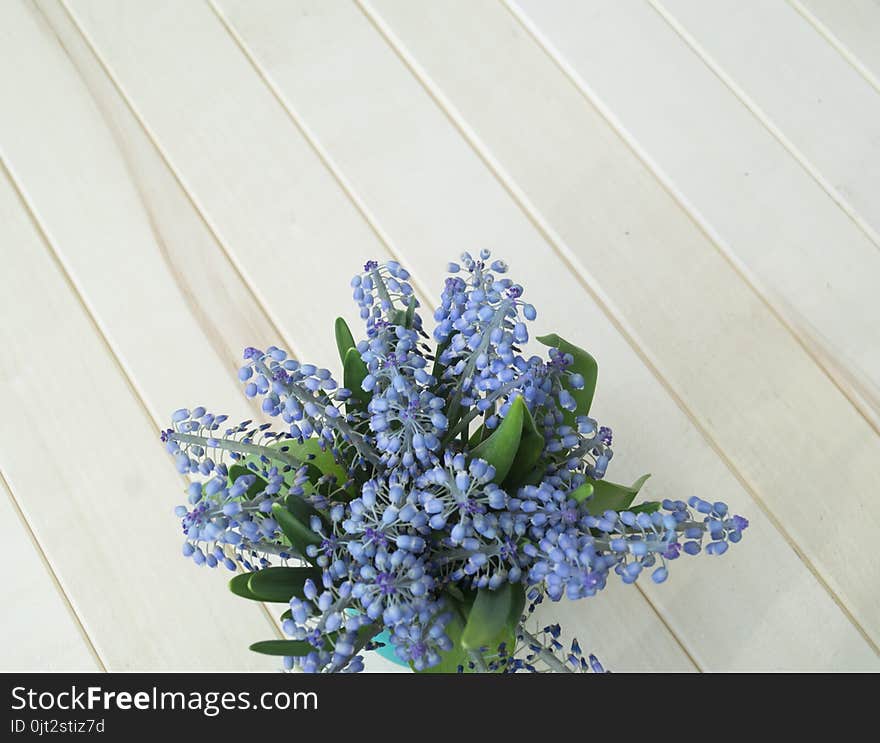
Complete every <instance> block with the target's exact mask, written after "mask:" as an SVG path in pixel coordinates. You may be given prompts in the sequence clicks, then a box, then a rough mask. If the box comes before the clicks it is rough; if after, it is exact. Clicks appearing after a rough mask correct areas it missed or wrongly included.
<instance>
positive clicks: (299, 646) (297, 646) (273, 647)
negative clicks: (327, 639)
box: [251, 640, 315, 656]
mask: <svg viewBox="0 0 880 743" xmlns="http://www.w3.org/2000/svg"><path fill="white" fill-rule="evenodd" d="M314 649H315V648H314V646H313V645H312V644H311V643H308V642H306V641H305V640H263V641H262V642H255V643H254V644H253V645H251V650H253V651H254V652H255V653H262V654H263V655H290V656H301V655H308V654H309V653H311V652H312V651H313V650H314Z"/></svg>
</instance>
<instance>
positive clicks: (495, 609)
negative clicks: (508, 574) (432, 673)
mask: <svg viewBox="0 0 880 743" xmlns="http://www.w3.org/2000/svg"><path fill="white" fill-rule="evenodd" d="M513 610H514V586H513V584H511V583H505V584H503V585H502V586H501V587H499V588H498V589H496V590H494V591H490V590H489V589H488V588H481V589H479V590H478V591H477V596H476V598H475V599H474V603H473V606H471V607H470V611H469V612H468V617H467V623H466V624H465V626H464V632H462V633H461V646H462V647H463V648H464V649H465V650H479V649H480V648H489V649H490V650H494V648H495V647H496V646H497V645H498V642H499V638H500V637H503V636H504V635H505V634H506V633H507V632H508V631H509V629H510V627H509V625H510V616H511V613H512V612H513Z"/></svg>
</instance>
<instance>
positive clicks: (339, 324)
mask: <svg viewBox="0 0 880 743" xmlns="http://www.w3.org/2000/svg"><path fill="white" fill-rule="evenodd" d="M333 330H334V331H335V334H336V348H337V349H339V360H340V361H342V362H343V363H345V355H346V354H347V353H348V352H349V350H350V349H352V348H354V347H355V345H356V344H355V342H354V336H353V335H352V334H351V330H350V329H349V327H348V323H347V322H345V320H344V319H343V318H341V317H337V318H336V324H335V325H334V326H333Z"/></svg>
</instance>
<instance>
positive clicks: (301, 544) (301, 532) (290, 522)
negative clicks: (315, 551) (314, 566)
mask: <svg viewBox="0 0 880 743" xmlns="http://www.w3.org/2000/svg"><path fill="white" fill-rule="evenodd" d="M295 501H300V502H301V503H302V504H303V505H305V506H306V507H308V508H311V506H309V504H308V503H306V502H305V501H303V500H302V498H298V497H297V496H295V495H294V496H288V497H287V503H288V506H289V505H290V504H291V503H292V502H295ZM296 510H299V511H300V512H302V509H299V508H298V507H295V508H294V509H293V510H291V509H290V508H289V507H287V508H286V507H285V506H283V505H281V504H280V503H276V504H275V505H274V506H272V513H273V514H274V515H275V519H276V520H277V521H278V526H280V527H281V531H282V532H284V536H285V537H287V538H288V540H290V544H291V545H292V546H293V548H294V549H295V550H296V551H297V552H298V553H299V554H300V555H302V557H303V558H304V559H306V560H308V561H309V562H311V563H314V561H313V559H312V558H310V557H309V556H308V554H307V552H306V547H308V546H309V545H310V544H315V545H317V544H320V543H321V537H319V536H318V535H317V534H315V532H313V531H312V530H311V529H310V528H309V527H307V526H306V525H305V524H307V523H308V521H309V519H308V518H306V519H305V523H304V522H303V521H302V520H301V519H300V518H299V516H298V515H296V514H295V513H294V512H293V511H296ZM312 510H313V511H314V509H312Z"/></svg>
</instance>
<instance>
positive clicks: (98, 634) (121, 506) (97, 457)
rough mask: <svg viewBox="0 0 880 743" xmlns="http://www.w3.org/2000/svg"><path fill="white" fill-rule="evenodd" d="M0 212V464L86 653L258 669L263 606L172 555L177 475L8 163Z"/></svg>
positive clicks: (164, 664)
mask: <svg viewBox="0 0 880 743" xmlns="http://www.w3.org/2000/svg"><path fill="white" fill-rule="evenodd" d="M8 7H10V5H9V4H4V10H5V9H6V8H8ZM2 28H3V30H4V31H7V29H8V28H9V26H7V25H6V24H3V25H2ZM10 43H11V39H9V38H8V36H7V38H5V39H4V40H3V44H4V48H5V49H10V48H12V47H11V46H9V44H10ZM0 225H2V231H3V240H2V244H3V245H4V246H12V247H11V248H10V247H5V248H4V251H5V255H4V261H3V263H4V270H3V271H2V273H0V313H2V316H3V317H4V318H15V319H16V321H15V322H4V323H2V324H0V342H2V344H3V347H4V349H5V351H4V354H3V358H2V361H0V408H2V410H3V414H4V420H5V422H6V423H5V425H4V426H2V427H0V468H2V470H3V472H4V474H5V477H6V480H7V482H8V484H9V487H10V489H11V490H12V492H13V493H14V494H15V497H16V499H17V501H18V502H19V504H20V505H21V508H22V512H23V513H24V515H25V518H26V519H27V521H28V523H29V524H30V525H31V527H32V528H33V531H34V534H35V535H36V537H37V539H38V540H39V543H40V545H41V546H42V548H43V551H44V552H45V554H46V557H47V559H48V560H49V562H50V564H51V565H52V567H53V570H54V571H55V573H56V574H57V575H58V579H59V581H60V583H61V584H62V585H63V586H64V587H65V590H66V591H67V594H68V596H69V597H70V600H71V603H72V605H73V607H74V609H75V610H76V612H77V614H78V615H79V617H80V618H81V620H82V623H83V626H84V628H85V630H86V632H87V633H88V635H89V636H90V637H91V638H92V642H93V643H94V646H95V649H96V651H97V652H98V655H99V656H100V657H101V658H102V659H103V660H104V663H105V665H106V667H107V668H108V669H109V670H115V671H124V670H133V669H137V670H143V671H147V670H221V669H229V670H231V669H242V668H246V669H255V670H256V669H260V668H262V669H266V663H265V660H262V659H258V658H256V656H254V655H253V654H252V653H250V652H249V651H248V650H247V647H246V644H245V643H242V642H241V638H243V637H253V636H254V635H259V634H262V633H268V632H269V631H270V625H269V623H268V620H267V619H266V617H265V616H264V615H263V614H262V612H261V611H260V610H259V609H257V608H256V607H254V606H252V605H245V603H244V602H242V601H240V600H238V599H237V598H236V597H235V596H232V595H231V594H230V593H228V592H227V591H225V590H224V588H223V584H222V581H223V580H224V579H225V577H226V576H224V575H222V574H221V573H220V572H219V571H214V574H213V575H211V576H210V578H209V577H208V576H204V575H202V576H199V577H200V578H201V580H193V578H194V571H195V570H196V568H195V567H194V566H187V565H185V564H182V563H181V558H180V553H179V549H180V539H179V536H178V534H177V533H176V529H175V528H174V525H173V521H172V519H171V517H170V511H171V509H172V508H173V506H174V505H176V503H177V502H179V501H180V499H181V498H182V497H183V496H182V495H181V493H182V490H183V482H182V481H181V480H180V479H179V477H178V476H177V475H176V474H174V472H173V471H172V469H171V468H169V466H168V457H167V455H166V454H165V453H164V452H163V451H162V448H161V446H160V445H159V444H158V442H157V438H156V430H155V428H154V426H153V425H152V424H151V423H149V422H148V421H147V420H146V418H145V416H144V410H143V408H142V406H141V405H140V403H139V402H138V401H137V399H136V397H135V395H134V394H133V393H132V390H131V388H130V387H129V385H128V383H127V381H126V380H125V378H124V377H123V375H122V374H121V373H120V370H119V368H118V366H117V365H116V363H115V361H114V359H113V358H112V356H111V355H110V354H109V352H108V349H107V347H106V345H105V344H104V343H103V341H102V339H101V337H100V336H99V334H98V333H97V332H96V329H95V327H94V326H93V325H92V324H91V322H90V321H89V319H88V316H87V315H86V314H85V312H84V311H83V308H82V306H81V305H80V304H79V303H78V301H77V299H76V297H75V295H74V293H73V292H72V291H71V288H70V287H69V285H68V284H67V283H66V282H65V279H64V277H63V275H62V273H61V272H60V270H59V267H58V266H57V264H55V263H54V262H53V261H52V259H51V257H50V253H49V251H48V250H47V249H46V245H45V244H44V243H43V241H42V240H41V238H40V235H39V234H38V233H37V231H36V230H35V228H34V226H33V224H32V223H31V222H30V221H29V220H28V218H27V216H26V215H25V212H24V210H23V209H22V203H21V201H20V200H19V199H18V198H17V196H16V194H15V192H14V190H13V187H12V185H11V183H10V181H9V180H8V178H7V177H6V175H3V177H2V178H0ZM7 251H8V252H7ZM22 328H26V331H27V332H22ZM188 567H189V570H187V568H188ZM221 618H222V621H220V619H221ZM48 619H49V618H48V617H47V620H48ZM54 631H55V627H54V625H53V624H50V625H47V624H43V625H41V626H40V627H39V628H38V629H37V632H39V633H42V632H54Z"/></svg>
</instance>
